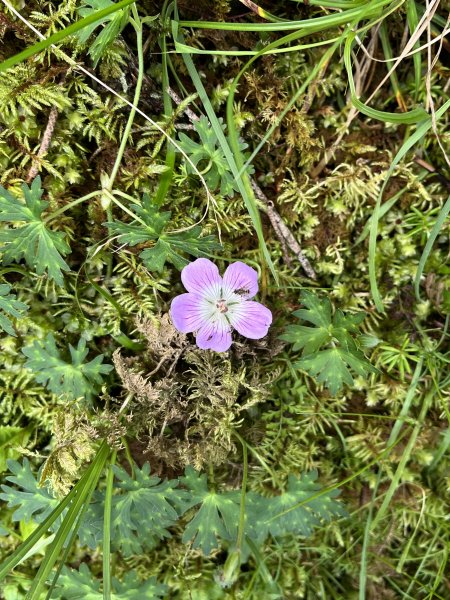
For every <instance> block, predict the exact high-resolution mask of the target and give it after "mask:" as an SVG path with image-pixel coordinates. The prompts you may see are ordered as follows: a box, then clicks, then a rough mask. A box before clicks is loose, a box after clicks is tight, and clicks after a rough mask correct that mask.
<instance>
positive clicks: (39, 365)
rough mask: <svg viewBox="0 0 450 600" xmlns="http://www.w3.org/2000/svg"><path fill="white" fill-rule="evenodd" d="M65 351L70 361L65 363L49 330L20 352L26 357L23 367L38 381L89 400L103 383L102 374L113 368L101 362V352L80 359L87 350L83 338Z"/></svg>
mask: <svg viewBox="0 0 450 600" xmlns="http://www.w3.org/2000/svg"><path fill="white" fill-rule="evenodd" d="M69 350H70V356H71V361H70V362H67V361H66V360H64V358H63V357H62V356H61V353H60V352H59V350H58V348H57V347H56V343H55V338H54V337H53V335H52V334H51V333H49V334H48V335H47V337H46V338H45V339H44V340H35V341H34V342H33V344H31V346H27V347H26V348H24V349H23V350H22V352H23V354H24V355H25V356H26V357H27V359H28V360H27V361H26V362H25V366H26V367H27V368H28V369H30V370H31V371H33V373H34V378H35V380H36V381H37V382H38V383H42V384H44V385H46V386H47V387H48V389H49V390H50V391H52V392H53V393H54V394H61V395H66V396H67V397H68V398H69V399H71V400H76V399H78V398H81V397H84V398H86V399H87V400H90V399H91V398H92V397H93V396H94V395H95V393H96V391H97V390H98V388H99V387H100V386H101V384H102V383H103V377H102V375H105V374H106V373H109V372H110V371H111V370H112V368H113V367H112V366H111V365H104V364H102V362H103V354H100V355H98V356H96V357H95V358H94V359H93V360H91V361H89V362H84V361H85V359H86V357H87V355H88V352H89V350H88V349H87V348H86V340H85V339H84V338H81V339H80V340H79V342H78V346H77V348H74V347H73V346H71V345H69Z"/></svg>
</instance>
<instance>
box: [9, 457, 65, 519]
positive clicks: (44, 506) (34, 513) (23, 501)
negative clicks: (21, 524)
mask: <svg viewBox="0 0 450 600" xmlns="http://www.w3.org/2000/svg"><path fill="white" fill-rule="evenodd" d="M7 465H8V469H9V470H10V471H11V473H13V475H8V477H6V480H7V481H9V482H11V483H13V484H14V485H15V486H16V487H11V486H9V485H2V490H3V493H1V494H0V499H2V500H4V501H5V502H7V503H8V507H10V508H14V507H17V508H16V509H15V511H14V513H13V516H12V519H13V521H30V520H31V519H32V520H33V521H35V522H36V523H41V522H42V521H44V520H45V519H46V518H47V517H48V515H49V514H50V513H51V512H52V510H53V509H55V508H56V506H57V505H58V503H59V500H58V499H57V498H54V497H53V496H52V495H51V493H50V492H49V491H48V489H47V487H45V486H40V485H39V483H38V481H39V478H38V479H36V478H35V476H34V475H33V473H32V471H31V468H30V463H29V461H28V459H27V458H24V459H23V463H22V464H20V463H18V462H17V461H16V460H8V461H7ZM18 488H19V489H18ZM58 523H59V521H58ZM56 526H57V525H56V524H54V527H56Z"/></svg>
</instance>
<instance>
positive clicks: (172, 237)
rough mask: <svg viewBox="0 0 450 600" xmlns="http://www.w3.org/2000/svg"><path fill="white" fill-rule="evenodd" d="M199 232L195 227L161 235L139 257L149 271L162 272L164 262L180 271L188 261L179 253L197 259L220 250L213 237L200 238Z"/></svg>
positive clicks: (200, 230) (199, 228) (198, 228)
mask: <svg viewBox="0 0 450 600" xmlns="http://www.w3.org/2000/svg"><path fill="white" fill-rule="evenodd" d="M201 232H202V229H201V227H199V226H196V227H192V228H191V229H189V230H188V231H182V232H181V233H176V234H175V233H172V234H166V235H164V234H163V235H161V237H160V238H159V240H158V241H157V243H156V244H155V246H153V248H147V249H146V250H144V251H143V252H141V254H140V256H141V258H142V260H143V262H144V264H145V266H146V267H147V269H148V270H149V271H162V269H163V267H164V265H165V263H166V262H169V263H172V264H173V266H174V267H176V268H177V269H179V270H181V269H182V268H183V267H185V266H186V265H187V264H188V263H189V261H188V260H187V259H186V258H185V257H184V256H182V254H180V253H184V254H189V255H190V256H195V257H196V258H199V257H200V256H208V254H209V253H211V252H214V251H215V250H220V248H221V246H220V244H218V243H217V242H216V241H215V238H214V236H213V235H206V236H204V237H200V236H201Z"/></svg>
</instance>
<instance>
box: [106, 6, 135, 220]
mask: <svg viewBox="0 0 450 600" xmlns="http://www.w3.org/2000/svg"><path fill="white" fill-rule="evenodd" d="M131 10H132V13H133V19H132V20H131V23H132V24H133V27H134V29H135V31H136V45H137V52H138V76H137V80H136V87H135V90H134V96H133V108H132V109H131V110H130V114H129V116H128V121H127V124H126V126H125V130H124V133H123V136H122V141H121V143H120V146H119V150H118V152H117V156H116V160H115V162H114V166H113V168H112V171H111V174H110V176H109V180H108V185H107V186H106V189H107V191H109V192H111V190H112V188H113V186H114V181H115V179H116V177H117V173H118V172H119V168H120V163H121V162H122V158H123V155H124V152H125V148H126V146H127V143H128V137H129V135H130V132H131V128H132V126H133V121H134V117H135V115H136V106H137V105H138V103H139V99H140V97H141V89H142V82H143V80H144V54H143V43H142V22H141V20H140V19H139V15H138V12H137V10H136V7H135V6H132V7H131ZM108 220H111V218H110V216H109V215H108Z"/></svg>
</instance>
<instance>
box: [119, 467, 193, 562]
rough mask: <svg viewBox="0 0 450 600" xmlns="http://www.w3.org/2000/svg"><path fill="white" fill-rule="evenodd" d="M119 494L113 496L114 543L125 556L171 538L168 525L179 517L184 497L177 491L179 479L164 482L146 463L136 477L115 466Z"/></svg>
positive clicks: (136, 473) (136, 472) (136, 470)
mask: <svg viewBox="0 0 450 600" xmlns="http://www.w3.org/2000/svg"><path fill="white" fill-rule="evenodd" d="M114 473H115V475H116V478H117V479H118V480H119V482H118V483H117V485H116V487H117V489H118V490H119V493H118V494H116V495H114V496H113V499H112V517H111V529H112V539H113V542H114V545H115V546H116V547H118V548H119V549H120V551H121V552H122V553H123V554H124V555H125V556H129V555H131V554H138V553H140V552H142V549H143V548H151V547H152V545H153V544H154V543H155V542H156V541H157V540H158V539H163V538H165V537H170V534H169V532H168V530H167V529H168V528H169V527H171V526H172V525H173V524H174V523H175V522H176V521H177V519H178V512H177V511H176V509H175V505H176V502H180V501H181V499H182V498H183V497H184V495H185V492H184V491H183V490H178V489H177V490H175V488H176V487H177V485H178V480H172V481H163V482H161V479H160V478H159V477H157V476H155V475H150V466H149V464H148V463H146V464H145V465H144V466H143V467H142V469H139V468H137V467H136V468H135V469H134V478H132V477H130V476H129V475H128V473H127V472H126V471H125V470H124V469H122V468H121V467H117V466H115V467H114Z"/></svg>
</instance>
